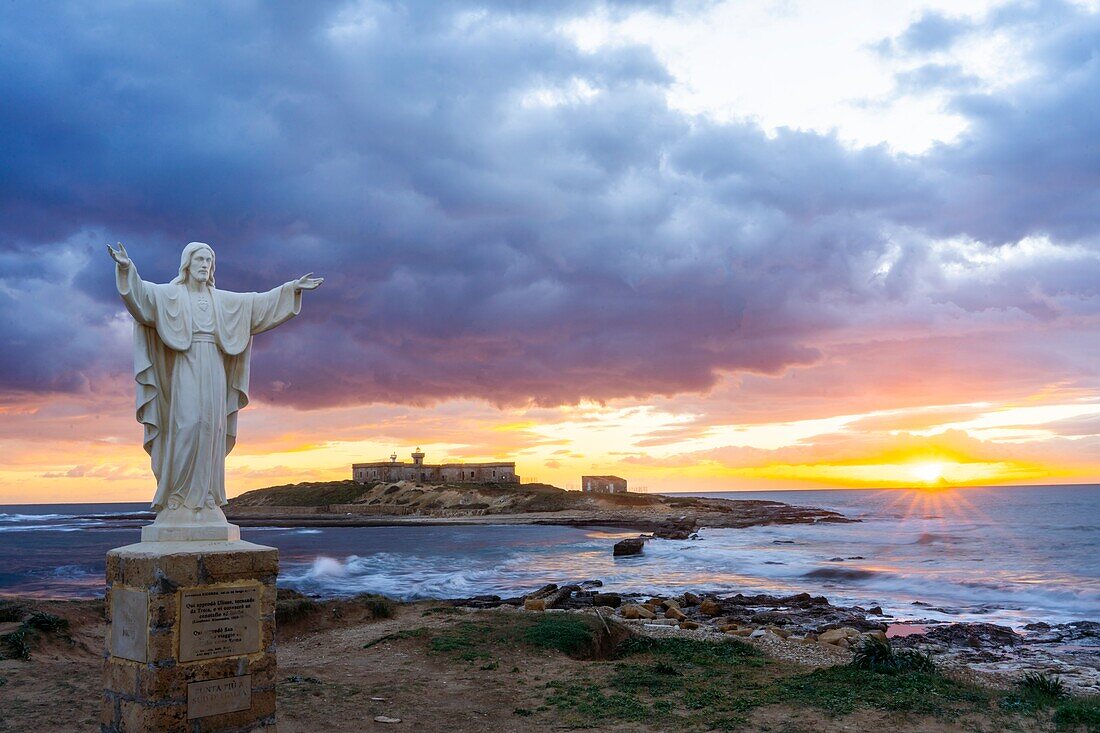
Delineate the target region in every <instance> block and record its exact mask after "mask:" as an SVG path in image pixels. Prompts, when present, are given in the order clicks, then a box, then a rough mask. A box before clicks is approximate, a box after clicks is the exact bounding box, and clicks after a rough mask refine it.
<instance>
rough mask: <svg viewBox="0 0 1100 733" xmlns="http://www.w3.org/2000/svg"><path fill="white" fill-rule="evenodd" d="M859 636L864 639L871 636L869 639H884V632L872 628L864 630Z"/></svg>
mask: <svg viewBox="0 0 1100 733" xmlns="http://www.w3.org/2000/svg"><path fill="white" fill-rule="evenodd" d="M861 636H862V637H863V638H865V639H866V638H871V639H878V640H879V641H886V632H885V631H881V630H879V629H874V630H872V631H864V632H863V634H861Z"/></svg>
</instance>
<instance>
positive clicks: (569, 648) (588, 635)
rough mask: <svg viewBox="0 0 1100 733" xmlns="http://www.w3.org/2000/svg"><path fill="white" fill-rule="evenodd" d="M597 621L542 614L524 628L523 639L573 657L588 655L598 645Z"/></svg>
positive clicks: (579, 617) (570, 616) (571, 616)
mask: <svg viewBox="0 0 1100 733" xmlns="http://www.w3.org/2000/svg"><path fill="white" fill-rule="evenodd" d="M596 623H597V622H596V621H595V620H594V619H591V618H587V617H583V616H573V615H565V614H554V615H552V616H542V617H541V618H539V620H538V621H536V622H535V623H534V625H532V626H529V627H527V628H526V629H524V630H523V640H524V641H525V642H527V643H528V644H530V645H532V646H535V647H538V648H540V649H557V650H558V651H559V652H562V653H563V654H568V655H569V656H571V657H581V656H588V655H590V654H591V653H592V652H593V651H595V648H596V646H597V643H596V628H595V624H596Z"/></svg>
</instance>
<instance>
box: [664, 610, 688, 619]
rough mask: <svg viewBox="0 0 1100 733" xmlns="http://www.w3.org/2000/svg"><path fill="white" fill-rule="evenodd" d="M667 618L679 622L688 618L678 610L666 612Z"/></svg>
mask: <svg viewBox="0 0 1100 733" xmlns="http://www.w3.org/2000/svg"><path fill="white" fill-rule="evenodd" d="M665 618H674V619H676V620H677V621H683V620H684V619H686V618H687V616H686V615H685V614H684V612H683V611H681V610H680V609H678V608H670V609H668V610H667V611H665Z"/></svg>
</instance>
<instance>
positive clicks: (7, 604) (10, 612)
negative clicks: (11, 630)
mask: <svg viewBox="0 0 1100 733" xmlns="http://www.w3.org/2000/svg"><path fill="white" fill-rule="evenodd" d="M26 612H27V611H26V609H25V608H23V606H21V605H19V604H18V603H12V602H11V601H0V622H3V621H19V620H20V619H22V618H23V616H24V614H26Z"/></svg>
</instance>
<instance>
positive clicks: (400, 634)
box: [363, 629, 428, 649]
mask: <svg viewBox="0 0 1100 733" xmlns="http://www.w3.org/2000/svg"><path fill="white" fill-rule="evenodd" d="M427 635H428V630H427V629H405V630H403V631H395V632H394V633H392V634H386V635H385V636H380V637H378V638H377V639H375V640H374V641H368V642H367V643H366V644H364V645H363V648H364V649H370V648H371V647H372V646H374V645H376V644H381V643H382V642H384V641H394V640H397V639H419V638H421V637H424V636H427Z"/></svg>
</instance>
